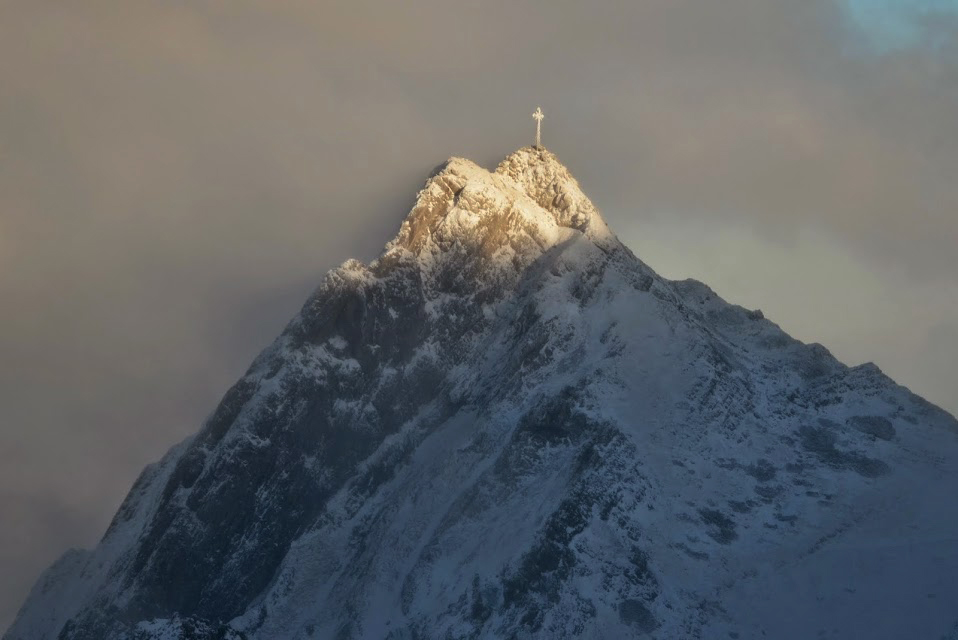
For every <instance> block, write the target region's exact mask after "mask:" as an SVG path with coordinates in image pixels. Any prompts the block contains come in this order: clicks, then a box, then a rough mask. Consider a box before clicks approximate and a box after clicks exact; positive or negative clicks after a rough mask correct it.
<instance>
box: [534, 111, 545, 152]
mask: <svg viewBox="0 0 958 640" xmlns="http://www.w3.org/2000/svg"><path fill="white" fill-rule="evenodd" d="M532 117H533V118H535V119H536V149H541V148H542V119H543V118H545V115H543V113H542V109H540V108H539V107H536V111H535V113H533V114H532Z"/></svg>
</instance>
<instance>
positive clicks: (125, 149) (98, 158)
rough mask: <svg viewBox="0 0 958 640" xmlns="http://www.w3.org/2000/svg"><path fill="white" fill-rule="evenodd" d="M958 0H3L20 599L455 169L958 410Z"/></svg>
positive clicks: (5, 241) (6, 358) (3, 300)
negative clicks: (548, 168)
mask: <svg viewBox="0 0 958 640" xmlns="http://www.w3.org/2000/svg"><path fill="white" fill-rule="evenodd" d="M956 36H958V0H947V1H946V0H921V1H917V0H842V1H838V0H803V1H802V2H796V1H795V0H725V1H723V2H712V1H710V0H696V1H692V0H644V1H642V2H634V1H631V0H629V1H626V0H622V1H621V2H595V3H592V2H590V3H585V2H566V1H562V0H552V1H550V2H527V1H522V0H518V1H516V0H510V1H508V2H499V1H494V0H486V1H484V2H481V3H480V2H454V1H452V0H445V1H443V2H434V1H432V0H426V1H418V2H409V3H393V2H367V1H362V0H360V1H356V0H353V1H350V2H297V1H295V0H290V1H287V2H282V3H277V2H267V1H266V0H235V1H231V2H225V1H212V0H210V1H206V2H185V1H182V0H173V1H171V2H162V3H157V2H141V1H139V0H124V1H122V2H121V1H120V0H115V1H113V2H107V1H101V0H88V1H87V2H83V3H73V2H58V1H54V0H39V1H38V0H6V1H4V2H2V3H0V514H2V517H0V569H2V570H0V629H2V628H4V627H5V626H6V625H7V624H8V623H9V622H10V621H11V620H12V617H13V616H14V615H15V612H16V610H17V609H18V607H19V606H20V604H21V603H22V601H23V599H24V598H25V596H26V594H27V592H28V590H29V589H30V587H31V585H32V584H33V582H34V581H35V580H36V578H37V576H38V575H39V573H40V572H41V571H42V570H43V569H44V568H45V567H46V566H48V565H49V564H50V563H51V562H52V561H53V560H54V559H55V558H56V557H58V556H59V555H60V554H61V553H62V552H63V551H64V550H65V549H67V548H69V547H89V546H91V545H94V544H95V543H96V541H97V540H98V538H99V537H100V536H101V535H102V534H103V532H104V531H105V529H106V526H107V524H108V523H109V520H110V518H111V517H112V514H113V513H114V511H115V510H116V508H117V507H118V505H119V503H120V501H121V500H122V499H123V497H124V495H125V493H126V491H127V490H128V489H129V487H130V485H131V484H132V482H133V480H134V479H135V478H136V476H137V474H138V473H139V472H140V471H141V470H142V468H143V467H144V466H145V465H146V464H148V463H149V462H151V461H155V460H157V459H159V458H160V457H161V456H162V454H163V453H164V452H165V451H166V450H167V449H168V448H169V447H170V446H172V445H173V444H174V443H176V442H178V441H180V440H181V439H183V438H185V437H187V436H188V435H190V434H192V433H193V432H195V431H196V430H198V428H199V427H200V425H201V424H202V421H203V420H204V419H205V417H206V416H207V415H209V413H210V412H211V411H212V410H213V409H214V407H215V405H216V403H217V402H218V400H219V398H220V397H221V396H222V394H223V393H224V392H225V390H226V389H227V388H228V387H229V386H230V384H231V383H232V382H233V381H235V379H237V378H238V377H239V376H240V375H241V374H242V373H243V371H244V370H245V368H246V366H247V365H248V364H249V363H250V361H251V360H252V358H253V357H254V356H255V354H256V353H257V352H258V351H259V350H260V349H262V348H263V347H265V346H266V345H267V344H269V342H270V341H271V340H272V339H273V338H274V337H275V336H276V335H278V333H279V332H280V331H281V330H282V328H283V326H284V325H285V323H286V322H287V321H288V320H289V319H290V318H291V317H292V316H293V314H295V313H296V312H297V311H298V309H299V307H300V305H301V304H302V303H303V301H304V300H305V298H306V296H307V295H308V294H309V292H310V291H311V290H312V289H313V288H314V287H315V286H317V285H318V284H319V283H320V282H321V280H322V277H323V274H324V273H325V271H326V270H328V269H330V268H332V267H334V266H336V265H337V264H339V263H341V262H342V261H344V260H345V259H347V258H350V257H356V258H359V259H361V260H365V261H368V260H372V259H373V258H375V256H376V255H377V253H378V252H379V250H380V249H381V248H382V246H383V245H384V244H385V243H386V242H387V241H388V240H389V239H390V238H391V237H392V236H393V235H394V234H395V232H396V231H397V230H398V227H399V224H400V222H401V220H402V218H403V217H404V215H405V214H406V212H407V211H408V209H409V208H410V206H411V204H412V202H413V200H414V198H415V194H416V191H417V190H418V189H419V188H420V187H421V186H422V183H423V182H424V180H425V178H426V177H427V175H428V174H429V172H430V171H431V169H432V168H433V167H435V166H436V165H438V164H440V163H441V162H442V161H444V160H445V159H446V158H448V157H450V156H465V157H468V158H471V159H473V160H475V161H477V162H479V163H480V164H483V165H484V166H487V167H493V166H494V165H495V164H496V163H497V162H498V160H499V159H501V158H502V157H503V156H505V155H507V154H508V153H510V152H511V151H513V150H515V149H516V148H518V147H520V146H523V145H526V144H530V143H531V142H532V141H533V140H534V133H535V122H534V121H533V120H532V118H531V117H530V115H531V112H532V111H533V110H534V109H535V107H536V106H537V105H541V106H542V109H543V110H544V112H545V114H546V119H545V120H544V122H543V143H544V145H545V146H546V147H548V148H549V149H551V150H552V151H554V152H555V153H557V154H558V156H559V158H560V159H561V160H562V161H563V162H564V163H565V164H566V166H568V167H569V169H570V170H571V171H572V173H573V174H574V175H575V176H576V177H577V178H578V180H579V182H580V184H581V185H582V187H583V189H584V190H585V192H586V193H587V194H589V196H590V197H591V198H592V200H593V201H594V202H595V204H596V205H597V207H598V208H599V209H600V211H602V213H603V216H604V217H605V219H606V220H607V222H608V223H609V224H610V226H611V227H612V228H613V229H614V230H615V231H616V232H617V233H618V234H619V236H620V238H621V239H622V240H623V241H624V242H625V243H626V244H627V245H629V246H630V247H631V248H632V249H633V250H634V251H635V253H636V254H637V255H638V256H639V257H640V258H642V259H643V260H644V261H645V262H646V263H648V264H649V265H650V266H652V267H653V268H654V269H656V270H658V271H659V272H660V273H662V274H663V275H665V276H667V277H670V278H686V277H694V278H696V279H699V280H702V281H704V282H706V283H707V284H709V285H710V286H711V287H712V288H713V289H715V290H716V291H717V292H718V293H719V294H720V295H722V296H723V297H725V298H726V299H727V300H729V301H731V302H734V303H737V304H741V305H743V306H746V307H749V308H760V309H762V310H763V312H764V313H765V315H766V316H767V317H769V318H770V319H771V320H773V321H775V322H777V323H778V324H780V325H781V326H782V327H783V328H784V329H785V330H786V331H788V332H790V333H791V334H792V335H794V336H795V337H797V338H800V339H802V340H805V341H808V342H820V343H822V344H824V345H825V346H826V347H828V348H829V349H830V350H831V351H832V352H833V353H834V354H835V355H836V356H838V357H839V358H840V359H841V360H843V361H844V362H846V363H847V364H850V365H855V364H860V363H862V362H867V361H873V362H875V363H877V364H878V365H879V366H880V367H881V368H882V369H883V370H884V371H885V372H886V373H888V374H889V375H891V376H892V377H893V378H895V379H896V380H897V381H899V382H900V383H902V384H904V385H906V386H908V387H909V388H911V389H912V390H913V391H915V392H916V393H918V394H920V395H922V396H924V397H926V398H928V399H929V400H931V401H933V402H935V403H937V404H939V405H941V406H942V407H944V408H946V409H948V410H950V411H951V412H953V413H958V250H956V249H955V248H956V247H958V180H955V167H956V166H958V126H956V123H955V121H956V116H958V38H956Z"/></svg>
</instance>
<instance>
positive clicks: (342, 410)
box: [5, 148, 958, 640]
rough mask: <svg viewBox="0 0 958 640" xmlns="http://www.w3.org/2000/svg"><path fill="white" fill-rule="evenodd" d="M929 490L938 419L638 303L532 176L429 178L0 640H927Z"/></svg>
mask: <svg viewBox="0 0 958 640" xmlns="http://www.w3.org/2000/svg"><path fill="white" fill-rule="evenodd" d="M756 268H761V265H756ZM831 312H832V313H835V312H836V311H835V310H832V311H831ZM956 486H958V423H956V421H955V419H954V418H952V417H951V416H949V415H948V414H946V413H945V412H943V411H941V410H940V409H938V408H936V407H934V406H932V405H931V404H929V403H927V402H925V401H924V400H922V399H921V398H919V397H917V396H915V395H913V394H912V393H910V392H909V391H908V390H907V389H905V388H903V387H900V386H898V385H896V384H895V383H894V382H893V381H892V380H890V379H889V378H888V377H886V376H885V375H883V374H882V373H881V371H880V370H879V369H878V368H877V367H876V366H874V365H872V364H866V365H862V366H858V367H847V366H845V365H843V364H842V363H840V362H838V361H837V360H836V359H835V358H834V357H832V356H831V354H829V352H828V351H827V350H826V349H825V348H824V347H822V346H820V345H817V344H811V345H808V344H803V343H801V342H799V341H796V340H794V339H792V338H790V337H789V336H788V335H786V334H785V333H784V332H783V331H782V330H781V329H779V327H778V326H777V325H775V324H773V323H772V322H770V321H769V320H767V319H765V318H764V317H763V315H762V313H761V312H759V311H750V310H746V309H743V308H741V307H737V306H734V305H731V304H728V303H726V302H725V301H723V300H722V299H721V298H719V297H718V296H717V295H716V294H715V293H713V292H712V291H711V290H710V289H709V288H708V287H707V286H705V285H704V284H701V283H699V282H695V281H692V280H686V281H681V282H673V281H669V280H666V279H664V278H662V277H660V276H659V275H657V274H656V273H655V272H653V271H652V270H651V269H650V268H649V267H648V266H646V265H645V264H643V263H642V262H641V261H640V260H639V259H637V258H636V257H635V256H634V255H633V254H632V253H631V252H630V251H629V249H628V248H626V247H625V246H624V245H623V244H622V243H621V242H619V240H618V239H617V238H616V237H615V235H614V234H613V233H612V232H611V231H610V230H609V228H608V227H607V226H606V224H605V223H604V222H603V220H602V218H601V217H600V215H599V213H598V212H597V211H596V209H595V207H594V206H593V205H592V203H591V202H590V201H589V199H588V198H587V197H586V196H585V195H584V194H583V193H582V191H581V190H580V188H579V186H578V184H577V182H576V181H575V179H574V178H573V177H572V175H571V174H570V173H569V171H568V170H567V169H566V168H565V167H564V166H563V165H562V164H560V163H559V161H558V159H557V158H556V157H555V156H554V155H553V154H552V153H550V152H548V151H546V150H544V149H535V148H524V149H520V150H519V151H516V152H515V153H513V154H512V155H510V156H508V157H507V158H506V159H505V160H504V161H503V162H502V163H501V164H500V165H499V167H498V168H497V169H496V170H495V171H494V172H490V171H487V170H485V169H483V168H481V167H479V166H477V165H475V164H474V163H472V162H470V161H468V160H464V159H460V158H453V159H451V160H449V161H448V162H446V163H445V164H444V165H442V166H441V167H439V168H438V169H437V170H436V171H435V172H434V174H433V175H432V176H431V177H430V178H429V179H428V181H427V182H426V184H425V187H424V188H423V189H422V191H420V193H419V196H418V199H417V201H416V204H415V206H414V208H413V209H412V211H411V212H410V213H409V215H408V217H407V218H406V219H405V221H404V222H403V223H402V226H401V228H400V230H399V234H398V235H397V236H396V238H395V239H393V240H392V241H391V242H390V243H389V244H388V245H387V246H386V248H385V250H384V251H383V253H382V255H381V256H380V257H379V258H378V259H377V260H375V261H374V262H372V263H371V264H369V265H365V264H361V263H360V262H357V261H348V262H346V263H345V264H343V265H342V266H340V267H339V268H337V269H335V270H333V271H331V272H330V273H329V274H328V275H327V276H326V278H325V280H324V282H323V283H322V285H321V286H320V287H319V289H318V290H317V291H316V292H315V293H314V294H313V295H312V296H311V297H310V298H309V300H308V301H307V302H306V304H305V306H304V307H303V309H302V311H301V312H300V313H299V315H297V316H296V317H295V318H294V319H293V320H292V321H291V322H290V324H289V325H288V326H287V328H286V329H285V330H284V332H283V333H282V335H281V336H280V337H279V338H278V339H277V340H276V341H275V342H274V343H273V344H272V346H270V347H269V348H267V349H266V350H265V351H264V352H263V353H262V354H261V355H260V356H259V357H257V358H256V360H255V361H254V362H253V364H252V366H251V367H250V369H249V370H248V371H247V373H246V374H245V375H244V376H243V377H242V378H241V379H240V380H239V381H238V382H237V383H236V384H235V385H234V386H233V387H232V388H231V389H230V390H229V391H228V392H227V393H226V395H225V397H224V398H223V400H222V401H221V402H220V404H219V406H218V407H217V409H216V411H215V412H214V413H213V414H212V415H211V417H210V418H209V420H208V421H207V422H206V424H205V425H203V427H202V429H201V430H200V431H199V433H197V434H196V435H195V436H193V437H192V438H190V439H188V440H186V441H185V442H183V443H181V444H179V445H177V446H176V447H174V448H173V449H172V450H171V451H170V452H169V453H168V454H167V455H166V456H165V457H164V458H163V459H162V460H161V461H160V462H158V463H156V464H154V465H151V466H149V467H147V468H146V470H144V472H143V473H142V475H141V476H140V478H139V479H138V480H137V481H136V483H135V484H134V485H133V488H132V489H131V490H130V493H129V496H128V497H127V498H126V500H125V501H124V503H123V505H122V506H121V507H120V509H119V511H118V512H117V514H116V516H115V518H114V520H113V522H112V523H111V525H110V527H109V529H108V531H107V532H106V534H105V535H104V537H103V539H102V541H101V542H100V544H99V545H98V546H97V547H96V548H95V549H93V550H92V551H76V550H74V551H70V552H68V553H67V554H66V555H65V556H63V557H62V558H61V559H60V560H59V561H58V562H57V563H56V564H55V565H54V566H53V567H51V568H50V569H49V570H48V571H47V572H46V573H45V574H44V575H43V576H42V577H41V578H40V580H39V582H38V583H37V585H36V587H35V588H34V589H33V591H32V593H31V594H30V597H29V599H28V600H27V602H26V604H25V605H24V607H23V609H22V610H21V612H20V614H19V616H18V618H17V619H16V622H15V623H14V625H13V626H12V627H11V629H10V630H9V631H8V632H7V634H6V636H5V638H6V639H7V640H38V639H47V638H59V639H62V640H81V639H83V640H86V639H96V640H103V639H108V640H109V639H120V638H123V639H127V638H132V639H136V640H146V639H152V640H159V639H164V640H173V639H181V638H194V639H212V638H220V639H239V638H248V639H276V638H289V639H306V638H336V639H347V638H389V639H391V640H412V639H432V638H572V637H583V638H631V637H636V638H641V637H650V638H760V637H769V638H810V637H819V638H850V637H861V638H865V637H867V638H939V637H952V638H955V637H958V609H956V607H955V603H956V602H958V586H956V582H955V581H954V579H953V576H954V575H955V574H956V571H958V545H956V540H958V535H956V534H958V516H956V515H955V510H954V508H953V491H954V487H956ZM949 634H950V635H949Z"/></svg>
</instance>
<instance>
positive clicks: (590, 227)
mask: <svg viewBox="0 0 958 640" xmlns="http://www.w3.org/2000/svg"><path fill="white" fill-rule="evenodd" d="M570 230H571V231H573V232H579V233H581V234H584V235H585V236H586V237H587V238H588V239H589V240H591V241H592V242H595V243H597V244H600V243H608V242H609V241H610V240H611V239H612V238H613V237H614V236H612V233H611V232H610V231H609V229H608V227H607V226H606V224H605V222H604V221H603V220H602V218H601V216H600V215H599V213H598V211H597V210H596V208H595V206H594V205H593V204H592V202H591V201H590V200H589V199H588V197H586V195H585V194H584V193H583V192H582V189H581V188H580V187H579V183H578V182H577V181H576V179H575V178H574V177H573V176H572V174H571V173H570V172H569V170H568V169H567V168H566V167H565V166H563V164H562V163H561V162H560V161H559V159H558V157H556V155H555V154H554V153H552V152H550V151H548V150H546V149H543V148H535V147H523V148H521V149H518V150H517V151H515V152H513V153H511V154H510V155H508V156H506V158H505V159H504V160H503V161H502V162H500V163H499V165H498V167H497V168H496V169H495V170H494V171H488V170H487V169H484V168H483V167H480V166H479V165H477V164H476V163H475V162H472V161H471V160H468V159H466V158H460V157H452V158H450V159H449V160H447V161H446V162H445V163H444V164H442V165H440V167H439V168H438V169H437V170H436V171H435V172H434V173H433V174H432V175H431V176H430V178H429V179H428V180H427V181H426V184H425V186H424V187H423V189H422V190H421V191H420V192H419V194H418V196H417V198H416V204H415V205H414V206H413V208H412V210H411V211H410V212H409V215H408V216H407V217H406V219H405V220H404V221H403V223H402V226H401V228H400V231H399V234H398V235H397V236H396V238H395V239H394V240H393V241H392V242H391V243H390V244H389V245H387V247H386V250H387V254H389V253H391V252H395V251H401V250H408V251H412V252H413V253H414V254H416V255H417V256H420V257H422V256H430V255H431V256H437V255H439V254H445V253H448V252H449V251H450V250H452V249H457V250H462V249H469V248H471V249H472V250H474V251H475V252H478V254H479V255H481V256H485V257H490V256H499V257H507V256H510V255H511V256H514V255H515V254H517V253H524V252H525V253H527V252H528V251H529V250H532V251H533V253H535V254H538V253H541V251H543V250H545V249H546V248H548V247H550V246H553V245H555V244H556V243H557V242H560V241H562V240H564V239H565V238H566V237H567V236H568V234H569V232H570ZM522 262H525V261H522Z"/></svg>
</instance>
